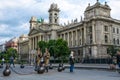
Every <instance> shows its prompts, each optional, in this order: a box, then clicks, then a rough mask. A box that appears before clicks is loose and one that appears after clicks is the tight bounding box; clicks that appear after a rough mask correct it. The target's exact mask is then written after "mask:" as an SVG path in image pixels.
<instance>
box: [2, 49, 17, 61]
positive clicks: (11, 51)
mask: <svg viewBox="0 0 120 80" xmlns="http://www.w3.org/2000/svg"><path fill="white" fill-rule="evenodd" d="M11 56H13V57H14V58H16V57H18V54H17V50H16V49H14V48H9V49H8V50H7V51H6V53H5V55H4V57H5V59H7V60H9V58H10V57H11Z"/></svg>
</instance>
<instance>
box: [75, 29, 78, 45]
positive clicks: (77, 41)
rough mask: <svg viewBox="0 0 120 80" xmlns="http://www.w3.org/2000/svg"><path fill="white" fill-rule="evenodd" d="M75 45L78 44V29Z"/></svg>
mask: <svg viewBox="0 0 120 80" xmlns="http://www.w3.org/2000/svg"><path fill="white" fill-rule="evenodd" d="M75 46H78V32H77V30H76V45H75Z"/></svg>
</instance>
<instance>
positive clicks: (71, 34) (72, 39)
mask: <svg viewBox="0 0 120 80" xmlns="http://www.w3.org/2000/svg"><path fill="white" fill-rule="evenodd" d="M71 37H72V46H73V31H71Z"/></svg>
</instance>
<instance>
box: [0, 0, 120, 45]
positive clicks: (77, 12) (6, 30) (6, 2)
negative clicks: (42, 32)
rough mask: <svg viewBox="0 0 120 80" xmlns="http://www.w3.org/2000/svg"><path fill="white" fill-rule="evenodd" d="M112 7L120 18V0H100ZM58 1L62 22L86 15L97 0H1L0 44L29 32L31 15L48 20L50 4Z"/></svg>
mask: <svg viewBox="0 0 120 80" xmlns="http://www.w3.org/2000/svg"><path fill="white" fill-rule="evenodd" d="M99 1H100V2H101V3H103V4H104V2H105V1H107V4H108V5H109V6H110V7H111V9H112V10H111V16H112V17H113V18H116V19H120V15H119V13H120V10H118V9H119V8H120V5H119V4H120V0H99ZM52 3H57V4H58V7H59V9H60V10H61V11H60V24H61V23H62V24H63V23H64V22H65V23H67V22H68V21H69V22H71V20H72V19H76V18H78V21H80V18H81V16H82V17H84V10H85V9H86V7H87V6H88V3H90V5H93V4H95V3H96V0H0V28H1V29H0V44H1V43H2V42H4V41H6V40H7V39H8V40H9V39H10V38H13V37H19V36H20V35H21V34H28V32H29V20H30V18H31V16H36V17H37V18H40V17H42V18H44V19H45V21H47V22H48V20H49V19H48V18H49V17H48V16H49V13H48V9H49V7H50V4H52Z"/></svg>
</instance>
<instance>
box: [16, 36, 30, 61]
mask: <svg viewBox="0 0 120 80" xmlns="http://www.w3.org/2000/svg"><path fill="white" fill-rule="evenodd" d="M18 54H19V60H23V61H26V62H29V39H28V36H27V35H21V36H20V37H19V39H18Z"/></svg>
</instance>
